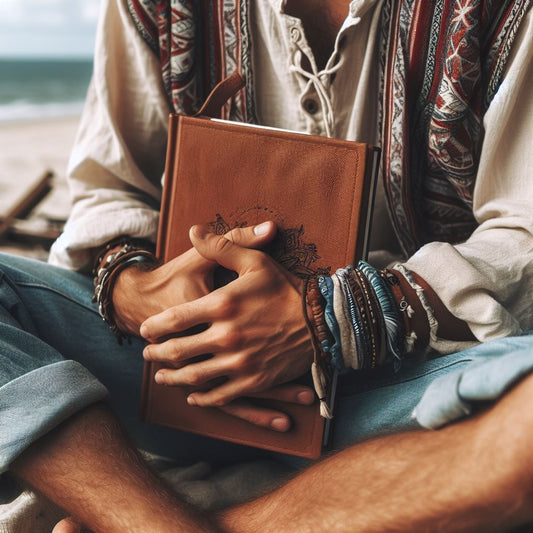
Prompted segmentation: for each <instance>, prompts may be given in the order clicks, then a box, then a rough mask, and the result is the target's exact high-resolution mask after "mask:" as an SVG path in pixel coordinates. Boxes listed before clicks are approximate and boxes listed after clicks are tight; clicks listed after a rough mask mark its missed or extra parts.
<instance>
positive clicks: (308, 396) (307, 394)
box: [296, 390, 314, 404]
mask: <svg viewBox="0 0 533 533" xmlns="http://www.w3.org/2000/svg"><path fill="white" fill-rule="evenodd" d="M296 399H297V400H298V402H299V403H303V404H311V403H313V400H314V397H313V393H312V392H311V391H308V390H304V391H302V392H299V393H298V394H297V395H296Z"/></svg>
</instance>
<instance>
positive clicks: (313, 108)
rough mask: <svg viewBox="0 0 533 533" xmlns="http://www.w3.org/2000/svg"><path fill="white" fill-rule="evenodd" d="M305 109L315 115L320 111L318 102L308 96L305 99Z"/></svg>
mask: <svg viewBox="0 0 533 533" xmlns="http://www.w3.org/2000/svg"><path fill="white" fill-rule="evenodd" d="M303 106H304V109H305V110H306V111H307V112H308V113H309V114H310V115H314V114H315V113H316V112H317V111H318V103H317V101H316V100H314V99H313V98H306V99H305V100H304V101H303Z"/></svg>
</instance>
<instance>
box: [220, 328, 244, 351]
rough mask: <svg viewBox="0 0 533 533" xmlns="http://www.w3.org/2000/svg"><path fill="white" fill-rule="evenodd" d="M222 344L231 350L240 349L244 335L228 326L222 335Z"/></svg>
mask: <svg viewBox="0 0 533 533" xmlns="http://www.w3.org/2000/svg"><path fill="white" fill-rule="evenodd" d="M220 344H221V345H222V347H223V348H225V349H226V350H229V351H235V350H238V349H239V348H240V347H241V346H242V344H243V335H242V333H241V332H240V331H238V330H236V329H233V328H226V329H225V330H224V331H223V332H222V333H221V337H220Z"/></svg>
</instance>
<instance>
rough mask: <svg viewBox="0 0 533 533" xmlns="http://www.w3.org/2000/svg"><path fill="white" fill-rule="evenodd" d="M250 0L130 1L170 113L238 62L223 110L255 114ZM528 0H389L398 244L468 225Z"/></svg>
mask: <svg viewBox="0 0 533 533" xmlns="http://www.w3.org/2000/svg"><path fill="white" fill-rule="evenodd" d="M250 3H251V2H250V1H249V0H209V1H207V2H197V1H193V0H128V6H129V10H130V13H131V16H132V18H133V20H134V22H135V24H136V26H137V28H138V30H139V32H140V34H141V35H142V36H143V38H144V39H145V41H146V42H147V44H148V46H150V47H151V48H152V50H154V52H155V53H158V54H159V57H160V59H161V71H162V78H163V81H164V84H165V87H166V89H167V93H168V95H169V99H170V101H171V102H172V104H173V107H174V109H175V111H176V112H179V113H186V114H191V113H193V112H195V111H196V110H197V109H198V108H199V106H200V104H201V102H202V100H203V99H204V98H205V96H206V95H207V92H208V91H209V90H210V89H211V88H212V87H213V86H214V85H215V84H216V83H217V82H218V81H220V80H221V79H222V78H224V77H225V76H227V75H229V74H231V73H232V72H234V71H235V70H239V71H240V72H241V73H242V74H243V75H244V77H245V79H246V89H245V90H244V91H242V92H241V94H240V95H238V96H237V97H236V98H235V99H233V101H232V102H230V103H229V104H228V105H227V106H226V109H225V111H224V118H231V119H233V120H239V121H248V122H254V121H255V115H254V110H253V102H254V92H253V91H254V84H253V76H252V68H251V54H250V46H251V45H250V34H249V27H248V10H249V7H250ZM530 7H531V0H436V1H435V2H427V1H424V0H388V1H387V2H386V3H385V5H384V7H383V9H382V21H381V24H382V28H381V32H380V35H381V36H382V37H383V38H382V39H380V43H379V46H380V57H381V60H380V63H379V68H380V71H381V74H380V75H381V81H380V88H381V90H382V93H383V94H382V98H381V102H382V105H381V109H380V110H379V121H380V127H381V131H382V132H383V134H382V149H383V160H382V172H383V178H384V184H385V191H386V195H387V200H388V205H389V211H390V214H391V218H392V220H393V223H394V226H395V230H396V232H397V235H398V237H399V239H400V242H401V243H402V246H403V248H404V251H405V252H406V253H407V254H408V255H410V254H412V253H413V252H415V251H416V250H417V249H418V248H419V247H420V246H421V245H423V244H425V243H427V242H431V241H435V240H437V241H447V242H452V243H454V242H460V241H462V240H465V239H466V238H468V236H469V235H470V234H471V233H472V231H473V230H474V229H475V227H476V221H475V219H474V216H473V214H472V208H471V206H472V195H473V189H474V184H475V179H476V174H477V166H478V163H479V154H480V150H481V143H482V139H483V128H482V119H483V114H484V112H485V111H486V109H487V107H488V105H489V103H490V101H491V99H492V97H493V96H494V94H495V93H496V91H497V89H498V87H499V85H500V83H501V81H502V78H503V72H504V70H505V65H506V63H507V60H508V58H509V55H510V51H511V47H512V44H513V40H514V37H515V36H516V33H517V29H518V27H519V25H520V22H521V20H522V19H523V17H524V15H525V14H526V12H527V11H528V9H529V8H530Z"/></svg>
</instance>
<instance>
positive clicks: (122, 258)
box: [93, 242, 156, 344]
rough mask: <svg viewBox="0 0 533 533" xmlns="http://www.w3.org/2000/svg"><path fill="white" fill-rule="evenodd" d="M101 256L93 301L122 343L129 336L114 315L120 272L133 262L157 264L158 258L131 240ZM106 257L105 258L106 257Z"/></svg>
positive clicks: (111, 246)
mask: <svg viewBox="0 0 533 533" xmlns="http://www.w3.org/2000/svg"><path fill="white" fill-rule="evenodd" d="M117 246H118V245H117V244H114V245H113V243H110V244H109V245H108V247H109V249H108V251H110V250H113V249H114V248H116V247H117ZM105 253H106V252H104V256H103V257H99V260H98V263H97V264H99V266H98V267H97V270H96V272H95V276H94V280H93V282H94V294H93V302H96V303H97V304H98V311H99V313H100V316H101V317H102V318H103V320H104V321H105V322H106V323H107V324H108V325H109V327H110V328H111V331H112V332H113V333H114V334H115V336H116V337H117V340H118V342H119V344H122V341H123V339H125V338H128V335H126V334H124V333H123V332H122V331H121V330H120V328H119V326H118V324H117V323H116V320H115V318H114V316H113V298H112V294H113V288H114V285H115V282H116V280H117V279H118V276H119V274H120V273H121V272H122V271H123V270H124V269H126V268H128V267H129V266H131V265H133V264H140V263H146V262H150V263H151V264H152V265H153V264H156V258H155V256H154V254H153V253H152V252H150V251H149V250H144V249H142V248H137V247H136V246H134V245H133V244H131V243H129V242H125V243H124V244H122V246H121V247H120V248H119V249H118V250H116V251H112V252H111V253H108V255H107V256H106V255H105ZM104 258H105V259H104Z"/></svg>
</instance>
